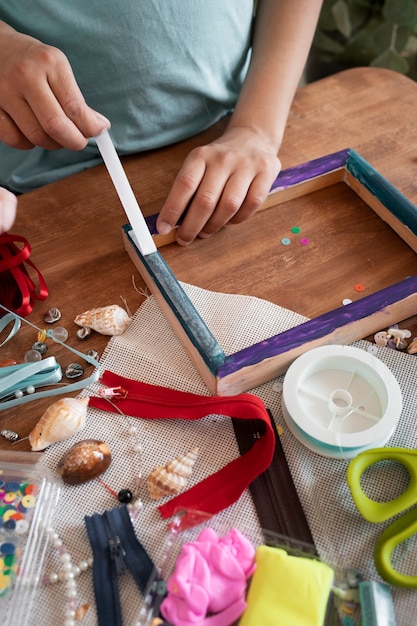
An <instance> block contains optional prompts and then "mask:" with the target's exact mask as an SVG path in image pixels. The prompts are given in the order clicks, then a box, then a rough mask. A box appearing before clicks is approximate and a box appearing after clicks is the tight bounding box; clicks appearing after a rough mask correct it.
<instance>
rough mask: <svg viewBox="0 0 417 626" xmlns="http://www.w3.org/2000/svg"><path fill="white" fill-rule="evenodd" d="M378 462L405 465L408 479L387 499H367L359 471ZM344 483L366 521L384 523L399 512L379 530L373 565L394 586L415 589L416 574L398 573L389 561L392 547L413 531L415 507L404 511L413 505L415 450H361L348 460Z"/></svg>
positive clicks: (416, 523) (416, 524)
mask: <svg viewBox="0 0 417 626" xmlns="http://www.w3.org/2000/svg"><path fill="white" fill-rule="evenodd" d="M380 461H396V462H397V463H400V464H401V465H403V466H404V467H405V468H406V470H407V471H408V474H409V478H410V480H409V483H408V486H407V488H406V489H405V491H403V493H402V494H400V495H399V496H398V497H397V498H394V499H393V500H390V501H388V502H376V501H375V500H371V499H370V498H368V496H367V495H366V494H365V493H364V492H363V490H362V487H361V476H362V474H363V472H364V471H365V470H366V469H368V468H369V467H371V466H372V465H374V464H375V463H378V462H380ZM347 482H348V485H349V488H350V491H351V493H352V497H353V500H354V501H355V504H356V506H357V508H358V510H359V512H360V513H361V515H362V516H363V517H364V518H365V519H366V520H367V521H368V522H373V523H379V522H384V521H386V520H388V519H390V518H392V517H394V516H396V515H398V514H400V513H403V515H401V517H399V518H398V519H396V520H395V521H394V522H393V523H392V524H390V525H389V526H388V527H387V528H386V529H385V530H384V531H383V532H382V534H381V535H380V537H379V539H378V541H377V542H376V544H375V549H374V560H375V566H376V569H377V571H378V573H379V574H380V576H382V578H384V580H386V581H387V582H388V583H390V584H392V585H395V586H397V587H408V588H417V576H409V575H406V574H401V573H400V572H398V571H397V570H396V569H394V567H393V565H392V561H391V557H392V553H393V551H394V550H395V548H396V547H397V546H398V545H400V544H401V543H403V542H404V541H406V540H407V539H409V538H410V537H412V536H413V535H414V534H417V508H413V509H411V510H409V511H408V510H407V509H410V507H412V506H414V505H415V504H417V451H416V450H409V449H407V448H374V449H372V450H365V451H364V452H361V453H360V454H359V455H358V456H357V457H356V458H354V459H353V460H352V461H351V462H350V464H349V467H348V470H347ZM405 511H407V512H405Z"/></svg>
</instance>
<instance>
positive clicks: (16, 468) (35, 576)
mask: <svg viewBox="0 0 417 626" xmlns="http://www.w3.org/2000/svg"><path fill="white" fill-rule="evenodd" d="M40 456H41V455H40V454H37V453H36V452H11V451H0V623H1V624H2V625H3V626H9V625H10V626H12V624H13V625H15V624H19V626H26V624H29V620H30V616H31V606H32V603H33V601H34V598H35V595H36V591H37V588H38V585H39V584H40V583H41V572H42V566H43V561H44V556H45V553H46V548H47V544H48V536H47V533H46V532H45V529H47V528H50V527H51V525H52V522H53V515H54V512H55V510H56V508H57V504H58V500H59V496H60V486H59V483H58V482H57V481H56V480H55V478H54V477H53V476H52V475H51V474H50V473H49V471H48V470H47V469H46V468H44V467H42V466H41V465H40V463H38V461H39V458H40Z"/></svg>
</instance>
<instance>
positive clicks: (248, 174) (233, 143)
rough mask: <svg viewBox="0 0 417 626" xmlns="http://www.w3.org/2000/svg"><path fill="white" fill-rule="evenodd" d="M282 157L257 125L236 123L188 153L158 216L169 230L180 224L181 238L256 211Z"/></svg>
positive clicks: (182, 242)
mask: <svg viewBox="0 0 417 626" xmlns="http://www.w3.org/2000/svg"><path fill="white" fill-rule="evenodd" d="M280 169H281V163H280V161H279V159H278V156H277V149H276V145H272V144H271V142H270V141H269V140H268V138H267V137H265V136H261V135H260V134H257V133H256V132H255V131H254V130H253V129H250V128H246V127H233V128H230V129H228V130H226V131H225V133H224V134H223V135H222V137H220V138H219V139H216V140H215V141H213V142H212V143H210V144H208V145H206V146H201V147H199V148H195V149H194V150H192V152H190V154H189V155H188V157H187V158H186V160H185V162H184V164H183V166H182V168H181V170H180V171H179V173H178V175H177V178H176V180H175V182H174V184H173V186H172V188H171V191H170V192H169V194H168V197H167V199H166V201H165V204H164V206H163V207H162V209H161V212H160V214H159V217H158V221H157V229H158V231H159V232H160V233H161V234H167V233H168V232H170V231H171V230H172V228H174V226H175V225H176V224H177V222H178V220H179V218H180V217H181V215H182V214H183V212H184V211H185V209H186V207H187V206H188V205H189V208H188V211H187V214H186V216H185V218H184V220H183V222H182V224H181V226H180V227H179V228H178V232H177V242H178V243H179V244H180V245H187V244H189V243H191V242H192V241H193V240H194V239H195V237H196V236H199V237H202V238H204V237H209V236H210V235H212V234H213V233H215V232H217V231H218V230H220V229H221V228H222V226H224V225H225V224H227V223H233V224H237V223H239V222H243V221H244V220H246V219H247V218H248V217H250V216H251V215H252V214H253V213H254V212H255V211H256V210H257V209H258V208H259V207H260V206H261V204H262V203H263V202H264V200H265V198H266V196H267V194H268V192H269V190H270V188H271V185H272V183H273V182H274V180H275V178H276V177H277V176H278V173H279V171H280Z"/></svg>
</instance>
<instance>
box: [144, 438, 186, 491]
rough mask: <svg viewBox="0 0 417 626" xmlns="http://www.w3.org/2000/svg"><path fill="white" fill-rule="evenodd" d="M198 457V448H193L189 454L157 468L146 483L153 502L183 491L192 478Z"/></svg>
mask: <svg viewBox="0 0 417 626" xmlns="http://www.w3.org/2000/svg"><path fill="white" fill-rule="evenodd" d="M197 456H198V448H193V449H192V450H190V452H188V454H184V455H182V456H177V457H176V458H175V459H173V460H172V461H169V462H168V463H167V464H166V465H163V466H162V465H158V467H155V469H154V470H152V472H151V473H150V474H149V476H148V479H147V481H146V486H147V488H148V491H149V495H150V497H151V498H152V500H158V499H159V498H162V497H163V496H168V495H173V494H174V493H179V492H180V491H182V490H183V489H184V487H185V486H186V484H187V480H188V478H189V477H190V476H191V473H192V471H193V467H194V464H195V462H196V460H197Z"/></svg>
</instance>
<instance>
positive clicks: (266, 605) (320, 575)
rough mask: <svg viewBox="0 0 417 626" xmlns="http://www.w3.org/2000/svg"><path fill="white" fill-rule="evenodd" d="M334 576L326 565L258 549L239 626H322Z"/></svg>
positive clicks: (267, 548)
mask: <svg viewBox="0 0 417 626" xmlns="http://www.w3.org/2000/svg"><path fill="white" fill-rule="evenodd" d="M333 576H334V572H333V570H332V569H331V568H330V567H329V566H328V565H326V564H325V563H321V562H320V561H317V560H315V559H312V558H308V557H299V556H291V555H289V554H287V552H286V551H285V550H283V549H282V548H273V547H270V546H266V545H262V546H259V547H258V548H257V550H256V570H255V573H254V575H253V578H252V581H251V583H250V587H249V592H248V598H247V604H248V606H247V609H246V611H245V612H244V614H243V616H242V618H241V620H240V622H239V626H259V625H260V624H262V626H276V625H277V624H291V626H323V624H324V619H325V615H326V609H327V603H328V600H329V595H330V592H331V588H332V583H333Z"/></svg>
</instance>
